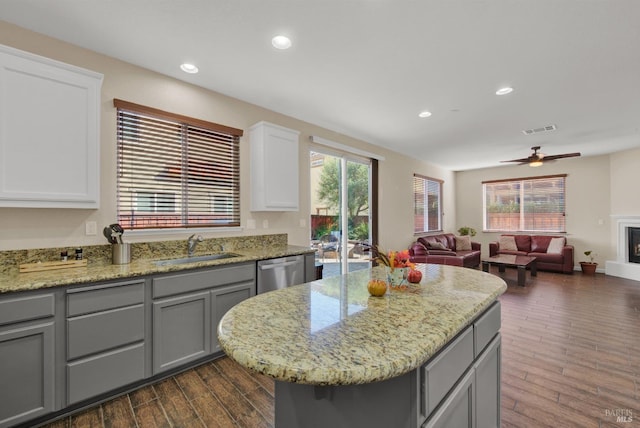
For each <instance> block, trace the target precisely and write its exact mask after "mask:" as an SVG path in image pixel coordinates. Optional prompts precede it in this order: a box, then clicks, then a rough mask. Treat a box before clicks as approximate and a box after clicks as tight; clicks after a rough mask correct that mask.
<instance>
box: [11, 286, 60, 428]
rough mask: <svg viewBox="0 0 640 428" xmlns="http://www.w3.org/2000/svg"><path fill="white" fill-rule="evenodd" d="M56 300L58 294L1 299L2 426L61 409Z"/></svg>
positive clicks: (37, 294) (39, 294)
mask: <svg viewBox="0 0 640 428" xmlns="http://www.w3.org/2000/svg"><path fill="white" fill-rule="evenodd" d="M55 300H56V299H55V296H54V293H35V294H28V295H23V296H10V297H3V298H0V427H9V426H13V425H16V424H18V423H21V422H25V421H28V420H30V419H33V418H36V417H38V416H42V415H45V414H47V413H49V412H52V411H54V410H57V409H56V405H55V367H56V358H55V329H54V325H55V320H54V315H55Z"/></svg>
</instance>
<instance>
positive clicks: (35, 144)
mask: <svg viewBox="0 0 640 428" xmlns="http://www.w3.org/2000/svg"><path fill="white" fill-rule="evenodd" d="M102 78H103V76H102V74H99V73H95V72H93V71H89V70H85V69H82V68H79V67H75V66H72V65H68V64H64V63H61V62H58V61H54V60H51V59H48V58H44V57H41V56H38V55H33V54H30V53H28V52H23V51H20V50H17V49H13V48H10V47H7V46H3V45H0V207H32V208H98V207H99V201H100V195H99V192H100V158H99V153H100V141H99V125H100V90H101V86H102Z"/></svg>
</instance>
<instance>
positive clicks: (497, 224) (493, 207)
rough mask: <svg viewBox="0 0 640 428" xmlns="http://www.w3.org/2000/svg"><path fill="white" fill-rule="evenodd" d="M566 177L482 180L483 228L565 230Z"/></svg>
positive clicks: (541, 230)
mask: <svg viewBox="0 0 640 428" xmlns="http://www.w3.org/2000/svg"><path fill="white" fill-rule="evenodd" d="M566 177H567V176H566V174H563V175H550V176H543V177H527V178H517V179H509V180H493V181H484V182H483V183H482V188H483V194H484V198H483V199H484V230H485V231H490V232H503V231H508V232H556V233H557V232H565V231H566V229H565V181H566Z"/></svg>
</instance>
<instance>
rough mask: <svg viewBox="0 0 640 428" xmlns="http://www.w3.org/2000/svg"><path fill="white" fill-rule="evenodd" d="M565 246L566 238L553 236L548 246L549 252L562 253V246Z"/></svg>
mask: <svg viewBox="0 0 640 428" xmlns="http://www.w3.org/2000/svg"><path fill="white" fill-rule="evenodd" d="M563 247H564V238H563V237H560V238H551V241H550V242H549V246H548V247H547V254H562V248H563Z"/></svg>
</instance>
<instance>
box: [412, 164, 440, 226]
mask: <svg viewBox="0 0 640 428" xmlns="http://www.w3.org/2000/svg"><path fill="white" fill-rule="evenodd" d="M442 183H443V182H442V180H436V179H434V178H429V177H425V176H422V175H419V174H413V232H414V234H421V233H425V232H436V231H441V230H442Z"/></svg>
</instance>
